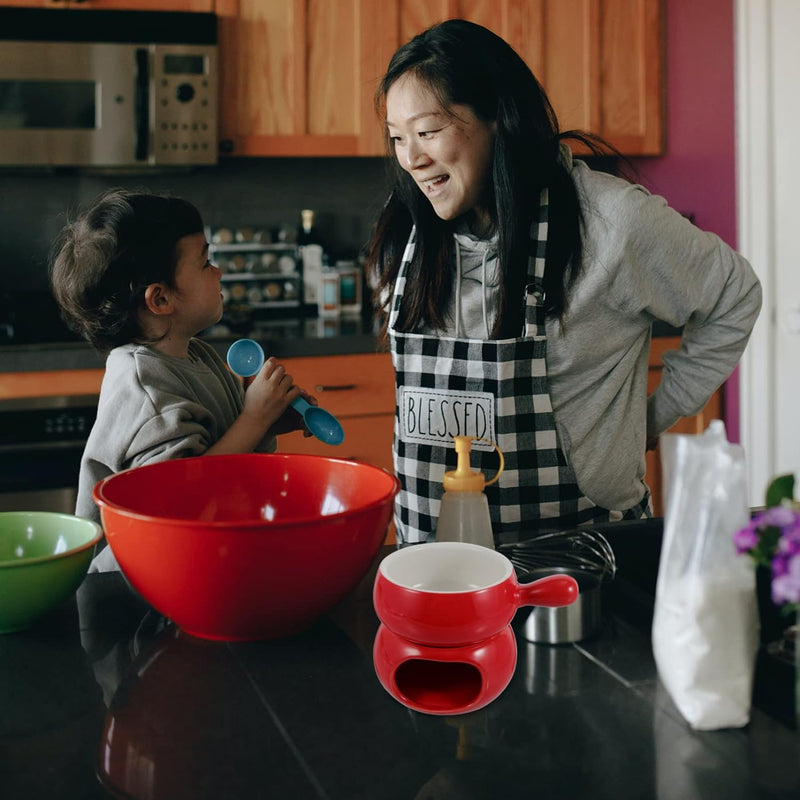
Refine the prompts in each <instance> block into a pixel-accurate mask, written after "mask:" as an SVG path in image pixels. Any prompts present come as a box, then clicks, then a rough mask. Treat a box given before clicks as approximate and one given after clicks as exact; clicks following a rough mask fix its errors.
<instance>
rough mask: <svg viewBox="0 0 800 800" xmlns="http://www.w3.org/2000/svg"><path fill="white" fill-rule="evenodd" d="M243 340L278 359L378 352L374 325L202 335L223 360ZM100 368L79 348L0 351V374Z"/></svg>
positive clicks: (301, 324) (305, 322) (299, 324)
mask: <svg viewBox="0 0 800 800" xmlns="http://www.w3.org/2000/svg"><path fill="white" fill-rule="evenodd" d="M243 336H248V337H250V338H253V339H256V340H257V341H258V342H259V343H260V344H261V346H262V347H263V348H264V352H265V353H267V354H268V355H273V356H276V357H277V358H295V357H300V356H331V355H350V354H354V353H376V352H379V347H378V341H377V337H376V335H375V331H374V326H373V323H372V322H371V321H367V320H362V319H346V318H339V319H322V318H318V317H311V318H307V319H296V320H288V321H284V324H283V325H281V324H277V325H275V324H273V325H271V326H266V327H254V328H240V329H238V330H237V329H230V328H228V329H225V328H220V329H218V330H216V331H211V332H208V333H205V334H203V338H204V339H206V340H207V341H210V342H211V343H212V344H213V345H214V347H215V349H216V350H217V352H218V353H219V354H220V355H221V356H222V357H223V358H224V357H225V353H226V352H227V349H228V347H229V346H230V344H231V343H232V342H233V341H235V340H236V339H238V338H241V337H243ZM104 363H105V362H104V359H103V358H101V357H100V356H99V355H98V354H97V353H96V352H95V350H94V349H93V348H92V347H91V346H90V345H88V344H86V343H84V342H38V343H35V344H13V345H0V372H38V371H45V370H61V369H98V368H102V367H103V365H104Z"/></svg>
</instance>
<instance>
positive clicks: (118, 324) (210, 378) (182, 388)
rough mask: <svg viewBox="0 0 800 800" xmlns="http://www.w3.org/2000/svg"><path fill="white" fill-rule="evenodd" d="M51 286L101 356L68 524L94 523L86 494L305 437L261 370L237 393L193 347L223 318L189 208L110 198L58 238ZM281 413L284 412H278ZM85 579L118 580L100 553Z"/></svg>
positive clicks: (279, 380) (199, 224) (275, 372)
mask: <svg viewBox="0 0 800 800" xmlns="http://www.w3.org/2000/svg"><path fill="white" fill-rule="evenodd" d="M50 282H51V288H52V291H53V295H54V297H55V299H56V301H57V302H58V304H59V306H60V308H61V310H62V314H63V316H64V319H65V321H66V322H67V323H68V324H69V325H70V326H71V327H72V328H73V329H74V330H75V331H76V332H78V333H80V334H81V335H82V336H83V337H85V338H86V339H87V340H88V341H89V342H90V343H91V344H92V345H94V347H95V348H96V349H97V350H98V351H99V352H101V353H104V354H105V353H107V354H108V357H107V360H106V370H105V375H104V377H103V383H102V386H101V389H100V402H99V406H98V410H97V419H96V421H95V423H94V426H93V427H92V430H91V433H90V434H89V438H88V441H87V443H86V448H85V450H84V453H83V457H82V459H81V468H80V478H79V483H78V500H77V505H76V509H75V513H76V514H77V515H78V516H81V517H88V518H90V519H94V520H96V521H99V511H98V509H97V506H96V505H95V503H94V500H93V499H92V489H93V488H94V486H95V484H96V483H97V482H98V481H99V480H101V479H102V478H105V477H106V476H108V475H110V474H112V473H116V472H120V471H121V470H124V469H128V468H130V467H138V466H142V465H144V464H151V463H154V462H157V461H166V460H168V459H172V458H184V457H187V456H199V455H203V454H206V455H212V454H221V453H247V452H253V451H259V452H270V451H272V450H274V449H275V447H276V441H275V436H276V434H279V433H286V432H288V431H290V430H297V429H302V428H303V423H302V418H301V417H300V415H299V414H297V412H295V411H294V410H293V409H289V405H290V403H291V402H292V401H293V400H294V399H295V398H296V397H298V396H299V395H300V394H304V396H305V397H306V398H307V399H310V400H312V401H313V398H309V397H308V395H305V393H303V392H301V390H300V389H299V388H298V387H296V386H294V385H293V384H292V378H291V376H290V375H287V374H286V371H285V370H284V368H283V367H282V366H281V365H280V364H278V363H277V361H275V359H273V358H270V359H268V360H267V361H266V363H265V364H264V366H263V367H262V368H261V370H260V371H259V373H258V374H257V375H256V376H255V377H254V378H253V380H252V382H251V383H250V384H249V386H248V387H247V390H246V391H245V389H244V388H243V386H242V383H241V380H240V379H239V378H237V377H236V376H234V375H233V374H232V373H231V372H230V371H229V370H228V368H227V366H226V364H225V362H224V361H223V360H222V359H221V358H220V357H219V356H218V355H217V353H216V352H215V350H214V349H213V348H212V347H211V346H210V345H209V344H208V343H207V342H204V341H203V340H202V339H198V338H195V337H196V335H197V334H198V333H199V332H200V331H202V330H204V329H205V328H207V327H209V326H210V325H213V324H214V323H216V322H218V321H219V319H220V318H221V316H222V296H221V294H220V271H219V269H217V267H215V266H214V265H213V264H211V263H210V262H209V260H208V243H207V242H206V238H205V234H204V232H203V221H202V219H201V217H200V213H199V212H198V211H197V209H196V208H195V207H194V206H193V205H192V204H191V203H189V202H187V201H185V200H182V199H179V198H175V197H165V196H159V195H154V194H146V193H137V192H127V191H121V190H115V191H112V192H109V193H107V194H105V195H103V196H102V197H101V198H100V199H99V200H98V201H97V202H96V203H95V205H94V206H93V207H92V208H91V209H89V210H88V211H87V212H86V213H84V214H83V215H81V216H80V217H78V219H77V220H75V221H74V222H71V223H69V224H68V225H66V226H65V228H64V229H63V230H62V232H61V235H60V237H59V239H58V242H57V243H56V247H55V250H54V256H53V259H52V262H51V269H50ZM287 409H289V411H288V412H287ZM90 569H91V571H106V570H111V569H118V566H117V565H116V561H115V559H114V558H113V554H112V553H111V550H110V548H106V549H105V550H104V551H103V552H101V553H99V554H98V555H97V556H96V557H95V559H94V561H93V563H92V566H91V568H90Z"/></svg>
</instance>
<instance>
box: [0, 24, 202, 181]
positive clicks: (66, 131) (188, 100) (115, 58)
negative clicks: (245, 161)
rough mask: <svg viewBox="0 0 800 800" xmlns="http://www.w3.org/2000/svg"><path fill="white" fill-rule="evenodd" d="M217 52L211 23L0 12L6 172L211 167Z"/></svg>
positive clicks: (0, 124) (0, 147)
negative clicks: (43, 168) (20, 168)
mask: <svg viewBox="0 0 800 800" xmlns="http://www.w3.org/2000/svg"><path fill="white" fill-rule="evenodd" d="M216 40H217V26H216V17H215V16H214V15H213V14H206V13H192V12H162V11H158V12H148V11H107V10H100V11H93V10H82V9H81V10H51V9H44V8H0V167H3V166H6V167H10V166H40V167H41V166H54V167H58V166H74V167H84V166H85V167H125V168H127V167H159V166H189V165H195V164H215V163H216V161H217V43H216Z"/></svg>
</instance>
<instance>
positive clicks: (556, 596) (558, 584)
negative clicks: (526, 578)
mask: <svg viewBox="0 0 800 800" xmlns="http://www.w3.org/2000/svg"><path fill="white" fill-rule="evenodd" d="M577 599H578V582H577V581H576V580H575V578H573V577H571V576H570V575H548V576H547V577H545V578H539V580H536V581H532V582H531V583H521V584H519V602H518V605H520V606H547V607H548V608H557V607H558V606H568V605H571V604H572V603H574V602H575V601H576V600H577Z"/></svg>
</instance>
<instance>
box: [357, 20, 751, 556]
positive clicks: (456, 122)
mask: <svg viewBox="0 0 800 800" xmlns="http://www.w3.org/2000/svg"><path fill="white" fill-rule="evenodd" d="M377 98H378V105H379V108H380V109H381V110H382V111H383V112H384V113H385V118H386V133H387V137H388V144H389V147H390V149H391V151H392V153H393V156H394V158H393V159H392V163H393V166H394V173H395V176H394V187H393V190H392V192H391V195H390V197H389V199H388V201H387V203H386V205H385V206H384V208H383V211H382V213H381V215H380V218H379V220H378V223H377V226H376V229H375V234H374V237H373V241H372V243H371V247H370V257H369V260H370V264H369V266H370V268H371V269H372V270H373V271H374V273H375V274H376V275H377V277H378V284H377V288H376V297H377V298H378V301H379V303H380V304H381V305H382V307H383V310H384V311H385V312H386V319H385V326H384V332H385V334H386V335H387V336H388V337H389V338H390V341H391V349H392V354H393V360H394V366H395V373H396V378H397V417H396V426H395V466H396V469H397V473H398V476H399V477H400V480H401V483H402V489H401V492H400V494H399V496H398V501H397V508H396V519H395V522H396V524H397V531H398V541H399V543H400V544H405V543H415V542H422V541H428V540H430V539H432V538H433V535H434V533H435V528H436V519H437V515H438V509H439V497H440V496H441V491H442V489H441V479H442V475H443V472H444V471H445V469H452V468H453V466H454V465H455V453H454V450H453V449H452V447H453V440H452V437H453V435H454V434H456V433H467V434H469V435H474V436H481V437H484V438H486V439H490V440H492V441H494V442H495V443H496V444H497V445H498V446H499V448H500V449H501V450H502V451H503V453H504V455H505V459H506V467H505V471H504V473H503V475H502V476H501V478H500V481H498V483H497V484H494V485H492V486H490V487H488V488H487V490H486V494H487V496H488V498H489V505H490V510H491V515H492V524H493V529H494V534H495V539H496V541H498V542H500V541H507V540H513V539H516V538H518V537H519V535H520V533H521V532H536V531H543V530H553V529H564V528H569V527H574V526H576V525H581V524H588V523H599V522H605V521H615V520H619V519H623V518H639V517H642V516H646V515H648V514H649V513H650V511H649V492H648V489H647V486H646V485H645V483H644V480H643V478H644V472H645V450H646V447H647V446H648V445H650V446H654V445H655V442H656V440H657V437H658V435H659V434H661V433H662V432H663V431H665V430H666V429H667V428H669V427H670V426H671V425H672V424H673V423H674V422H676V421H677V420H678V418H679V417H681V416H687V415H692V414H696V413H697V412H698V411H700V409H702V407H703V406H704V405H705V403H706V401H707V400H708V398H709V397H710V396H711V394H713V392H714V391H715V390H716V389H717V387H718V386H719V385H720V384H721V383H722V382H723V381H724V380H725V379H726V378H727V377H728V376H729V375H730V373H731V372H732V370H733V369H734V367H735V366H736V363H737V361H738V360H739V357H740V356H741V353H742V351H743V350H744V347H745V345H746V343H747V339H748V337H749V334H750V331H751V330H752V327H753V325H754V323H755V320H756V317H757V315H758V311H759V309H760V306H761V290H760V286H759V283H758V280H757V278H756V276H755V274H754V272H753V270H752V268H751V267H750V265H749V264H748V263H747V262H746V261H745V260H744V259H743V258H742V257H741V256H739V255H738V254H737V253H735V252H733V251H732V250H731V249H730V248H729V247H727V246H726V245H725V244H724V243H723V242H722V241H721V240H720V239H719V238H718V237H717V236H715V235H713V234H710V233H706V232H704V231H701V230H699V229H697V228H696V227H694V226H693V225H692V224H691V223H690V222H689V221H688V220H686V219H685V218H683V217H682V216H681V215H680V214H678V213H677V212H675V211H674V210H672V209H670V208H669V207H668V206H667V205H666V203H665V201H664V200H663V199H662V198H659V197H655V196H652V195H650V194H649V193H648V192H647V191H646V190H645V189H644V188H643V187H641V186H637V185H634V184H631V183H629V182H627V181H625V180H623V179H621V178H617V177H614V176H611V175H607V174H605V173H600V172H594V171H592V170H591V169H589V167H588V166H587V165H586V164H585V163H583V162H580V161H577V160H575V161H573V159H572V155H571V153H570V151H569V149H568V148H567V147H566V146H565V145H564V144H562V141H563V140H564V139H566V138H579V139H582V140H583V141H585V142H586V141H590V140H587V139H586V137H584V136H582V135H580V134H575V133H570V132H567V133H561V132H560V131H559V128H558V122H557V119H556V116H555V114H554V112H553V109H552V107H551V106H550V103H549V101H548V99H547V97H546V96H545V94H544V92H543V90H542V88H541V86H540V85H539V83H538V82H537V80H536V78H535V77H534V76H533V74H532V73H531V71H530V70H529V69H528V67H527V66H526V65H525V63H524V62H523V60H522V59H521V58H520V57H519V56H518V55H517V54H516V53H515V52H514V50H513V49H512V48H511V47H509V46H508V44H506V43H505V42H504V41H503V40H502V39H500V38H499V37H497V36H496V35H494V34H493V33H491V32H490V31H489V30H487V29H485V28H482V27H480V26H478V25H475V24H472V23H469V22H466V21H464V20H449V21H447V22H443V23H441V24H439V25H436V26H434V27H432V28H430V29H429V30H427V31H425V32H424V33H422V34H420V35H418V36H416V37H415V38H414V39H412V40H411V41H410V42H408V43H407V44H405V45H404V46H402V47H401V48H400V49H399V50H398V51H397V52H396V53H395V55H394V56H393V57H392V60H391V62H390V64H389V68H388V71H387V73H386V75H385V76H384V78H383V80H382V82H381V85H380V87H379V90H378V96H377ZM656 319H660V320H663V321H665V322H667V323H669V324H671V325H673V326H676V327H683V337H682V342H681V348H680V350H679V351H676V352H674V353H671V354H668V355H667V356H666V357H665V363H664V373H663V377H662V381H661V384H660V386H659V387H658V388H657V389H656V391H655V392H654V393H653V394H652V395H651V396H650V398H647V395H646V393H647V364H648V351H649V344H650V331H651V325H652V322H653V321H654V320H656ZM473 449H475V450H476V451H478V452H479V453H480V457H478V455H475V456H474V457H473V468H479V469H481V470H482V471H484V472H485V473H487V474H491V473H492V472H493V471H494V470H495V469H496V465H497V461H496V458H495V457H494V456H493V455H492V453H491V451H492V448H491V445H488V444H486V443H476V444H475V446H474V448H473Z"/></svg>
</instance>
